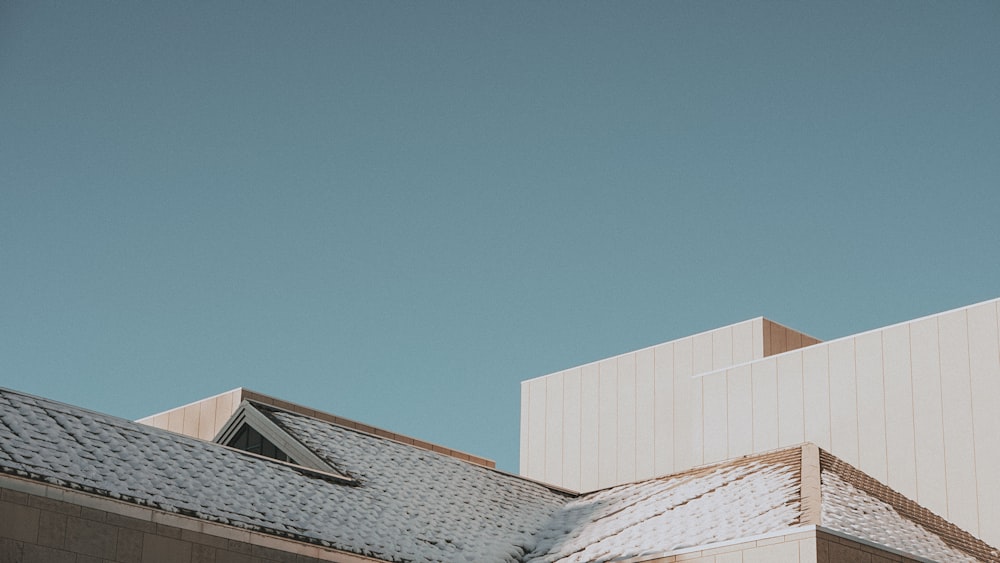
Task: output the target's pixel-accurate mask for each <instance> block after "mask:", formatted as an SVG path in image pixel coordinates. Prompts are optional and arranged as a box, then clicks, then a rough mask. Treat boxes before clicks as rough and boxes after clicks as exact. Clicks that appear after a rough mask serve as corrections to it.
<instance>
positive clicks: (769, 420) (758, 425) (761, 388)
mask: <svg viewBox="0 0 1000 563" xmlns="http://www.w3.org/2000/svg"><path fill="white" fill-rule="evenodd" d="M750 379H751V385H752V386H753V449H754V451H755V452H764V451H768V450H773V449H775V448H777V447H778V372H777V367H776V362H775V361H774V359H766V360H761V361H759V362H754V363H753V364H751V365H750Z"/></svg>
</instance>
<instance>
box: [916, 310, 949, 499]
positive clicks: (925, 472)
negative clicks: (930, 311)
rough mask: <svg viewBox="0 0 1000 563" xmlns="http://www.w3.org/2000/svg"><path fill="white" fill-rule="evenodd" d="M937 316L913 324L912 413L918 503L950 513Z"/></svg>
mask: <svg viewBox="0 0 1000 563" xmlns="http://www.w3.org/2000/svg"><path fill="white" fill-rule="evenodd" d="M938 350H939V349H938V328H937V318H936V317H932V318H929V319H923V320H919V321H916V322H914V323H912V324H911V325H910V361H911V364H912V368H911V369H912V373H913V414H914V431H915V441H916V458H917V499H916V500H917V502H919V503H920V504H922V505H924V506H925V507H927V508H928V509H930V510H933V511H934V512H936V513H938V514H940V515H942V516H947V514H948V497H947V493H946V487H945V478H946V476H945V469H944V456H945V452H944V421H943V419H942V416H943V414H942V410H941V369H940V365H941V364H940V359H939V352H938Z"/></svg>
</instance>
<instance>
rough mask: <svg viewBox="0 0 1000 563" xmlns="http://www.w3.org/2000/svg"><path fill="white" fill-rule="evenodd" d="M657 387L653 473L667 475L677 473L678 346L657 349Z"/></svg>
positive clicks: (655, 353)
mask: <svg viewBox="0 0 1000 563" xmlns="http://www.w3.org/2000/svg"><path fill="white" fill-rule="evenodd" d="M653 377H654V381H653V384H654V385H655V387H656V391H655V394H656V401H655V409H656V411H655V413H654V415H653V419H654V421H655V422H654V424H655V425H656V426H655V429H654V432H653V443H654V445H655V446H654V447H655V452H656V453H655V458H654V460H653V473H654V474H655V475H666V474H668V473H673V471H674V428H675V424H676V423H675V419H674V417H675V412H674V345H673V344H672V343H668V344H663V345H660V346H657V347H656V348H654V349H653Z"/></svg>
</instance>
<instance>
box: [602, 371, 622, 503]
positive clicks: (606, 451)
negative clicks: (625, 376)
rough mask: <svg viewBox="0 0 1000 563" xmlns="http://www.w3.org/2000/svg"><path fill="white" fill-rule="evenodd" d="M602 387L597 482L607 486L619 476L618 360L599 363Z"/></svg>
mask: <svg viewBox="0 0 1000 563" xmlns="http://www.w3.org/2000/svg"><path fill="white" fill-rule="evenodd" d="M598 368H599V369H600V379H601V387H600V393H599V395H598V400H599V402H600V406H599V407H598V408H599V413H598V448H599V450H598V454H597V483H598V485H599V486H601V487H607V486H609V485H612V484H614V483H615V482H616V479H617V478H618V460H617V459H616V457H617V455H618V444H617V441H618V361H617V360H615V359H614V358H611V359H609V360H602V361H601V362H599V363H598Z"/></svg>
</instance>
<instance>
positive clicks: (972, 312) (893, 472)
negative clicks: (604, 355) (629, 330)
mask: <svg viewBox="0 0 1000 563" xmlns="http://www.w3.org/2000/svg"><path fill="white" fill-rule="evenodd" d="M998 319H1000V300H993V301H989V302H986V303H981V304H977V305H973V306H969V307H965V308H961V309H957V310H954V311H949V312H946V313H941V314H938V315H933V316H930V317H926V318H922V319H917V320H914V321H910V322H906V323H902V324H898V325H894V326H890V327H887V328H883V329H878V330H874V331H870V332H866V333H862V334H858V335H854V336H850V337H846V338H841V339H838V340H834V341H830V342H826V343H818V344H814V345H812V346H809V347H806V348H801V349H798V350H793V351H790V352H785V353H782V354H779V355H776V356H770V357H763V350H761V351H760V352H759V353H758V351H757V349H756V348H754V346H755V345H756V342H757V340H755V338H756V337H757V336H758V335H759V334H760V332H762V326H761V328H760V329H758V328H757V327H758V326H760V325H762V324H763V323H762V322H761V320H760V319H757V320H754V321H748V322H747V323H741V324H739V325H733V326H732V327H726V328H723V329H719V330H717V331H712V332H709V333H703V334H701V335H697V336H694V337H690V338H687V339H681V340H678V341H675V342H670V343H667V344H662V345H659V346H655V347H653V348H650V349H646V350H642V351H639V352H635V353H633V354H632V355H633V356H635V357H636V358H637V360H636V362H635V363H636V365H637V366H639V365H642V366H644V367H643V368H642V369H641V370H640V369H639V368H637V372H636V377H637V385H644V387H643V389H645V391H642V392H639V391H633V384H632V382H631V378H632V374H631V372H630V371H629V370H630V369H631V365H632V364H631V362H627V361H622V360H621V358H622V357H623V356H619V357H618V358H612V359H609V360H603V361H601V362H598V363H597V364H591V365H590V366H584V367H583V368H574V369H572V370H567V371H564V372H560V373H558V374H554V375H553V376H547V377H543V378H539V379H533V380H530V381H527V382H525V383H523V384H522V444H521V452H522V467H521V470H522V473H523V474H525V475H527V476H529V477H535V478H539V479H542V480H544V481H548V482H551V483H553V484H556V485H562V486H565V487H568V488H571V489H578V490H593V489H595V488H599V487H603V486H607V485H611V484H614V483H615V482H626V481H630V480H635V479H641V478H644V477H652V476H654V475H660V474H665V473H671V472H675V471H681V470H684V469H687V468H689V467H691V466H693V465H697V464H701V463H710V462H714V461H720V460H723V459H727V458H730V457H734V456H739V455H743V454H747V453H754V452H763V451H767V450H771V449H774V448H776V447H781V446H790V445H794V444H798V443H801V442H803V441H810V442H814V443H816V444H818V445H819V446H820V447H821V448H824V449H826V450H828V451H830V452H831V453H833V454H834V455H835V456H838V457H840V458H842V459H843V460H845V461H847V462H848V463H851V464H852V465H854V466H856V467H858V468H860V469H861V470H862V471H864V472H866V473H868V474H869V475H871V476H873V477H875V478H877V479H879V480H881V481H883V482H884V483H886V484H887V485H888V486H889V487H891V488H893V489H895V490H897V491H899V492H900V493H902V494H903V495H905V496H907V497H908V498H911V499H913V500H915V501H916V502H918V503H919V504H921V505H923V506H925V507H927V508H929V509H930V510H932V511H934V512H935V513H937V514H939V515H941V516H942V517H944V518H946V519H948V520H950V521H952V522H954V523H955V524H957V525H958V526H960V527H961V528H963V529H965V530H967V531H969V532H971V533H972V534H974V535H977V536H978V537H980V538H982V539H984V540H985V541H986V542H987V543H990V544H993V545H998V544H1000V479H997V478H996V477H995V475H996V471H997V470H996V468H997V467H1000V408H998V407H997V405H996V403H997V400H998V399H997V398H998V397H1000V330H998ZM741 325H749V330H748V327H747V326H741ZM747 334H750V336H749V340H750V345H751V352H747V351H746V348H745V345H744V344H743V341H745V340H746V339H747V338H748V337H747ZM730 335H732V336H730ZM730 342H732V346H733V347H732V350H733V354H732V355H731V356H729V355H727V353H722V354H720V353H718V352H717V351H716V347H717V346H718V345H719V344H720V343H721V344H722V347H723V348H725V347H726V346H727V345H728V344H729V343H730ZM737 342H740V344H737ZM736 350H741V351H742V352H740V353H739V354H737V353H736V352H735V351H736ZM650 355H652V356H653V358H652V360H653V361H652V362H650V361H649V356H650ZM747 356H751V357H750V358H749V361H748V359H747ZM727 363H729V364H730V365H728V366H727V365H726V364H727ZM650 364H651V365H652V367H651V368H650V367H649V365H650ZM595 365H596V366H598V367H599V368H600V367H603V366H605V365H608V368H607V369H608V370H609V371H610V370H611V369H612V368H617V370H618V371H616V372H615V373H616V374H617V377H618V379H619V380H621V379H623V378H624V379H625V383H624V384H623V385H616V384H615V380H614V379H612V378H610V377H609V378H608V380H607V381H606V384H605V385H604V386H602V387H595V386H594V385H593V383H592V382H588V370H589V371H590V372H593V371H594V368H593V367H592V366H595ZM623 372H624V373H625V375H624V376H623V375H622V373H623ZM640 374H641V375H640ZM589 377H591V378H593V377H594V376H593V375H592V374H591V375H590V376H589ZM649 378H652V381H653V383H652V385H650V384H649V383H640V382H641V381H645V380H648V379H649ZM577 380H579V383H577ZM560 385H561V386H562V396H563V397H564V400H563V403H564V405H565V401H566V400H567V399H568V400H570V401H572V400H573V399H574V398H575V394H567V393H565V389H566V387H567V386H570V387H573V388H575V387H576V386H577V385H579V386H580V388H581V390H580V391H579V394H580V395H581V396H582V397H583V398H584V400H583V401H581V408H580V411H581V412H580V413H579V414H575V411H573V412H574V414H573V415H572V416H576V417H578V418H579V422H578V421H577V420H567V419H566V417H565V416H564V415H563V414H561V413H563V412H566V411H567V409H566V407H565V406H563V407H562V411H560V410H559V409H557V408H551V407H553V406H554V404H555V403H557V402H558V401H552V400H551V399H540V397H541V398H545V397H546V394H547V393H556V394H558V393H560ZM650 387H651V388H652V390H653V392H652V396H653V401H652V409H653V411H654V412H653V413H652V414H650V413H648V412H644V411H645V410H648V409H649V408H650V405H649V401H648V398H646V399H644V402H643V401H639V400H638V397H639V396H640V395H647V394H648V393H649V391H648V390H649V388H650ZM574 393H576V391H574ZM588 397H589V399H588ZM605 403H607V405H606V406H605V405H604V404H605ZM546 405H549V407H550V408H546ZM595 407H596V408H595ZM607 417H610V419H608V418H607ZM552 418H562V419H563V420H561V421H559V422H557V421H555V420H551V419H552ZM650 418H652V420H653V422H652V424H650V422H649V421H650ZM595 419H596V421H597V422H596V423H595V422H594V420H595ZM622 419H625V420H627V421H628V424H627V425H625V427H626V428H627V430H628V432H622V431H621V430H620V429H621V428H622V425H621V422H620V421H621V420H622ZM632 420H635V421H636V422H635V423H634V424H633V423H632ZM639 421H642V422H639ZM595 426H599V427H600V428H598V430H599V431H598V432H594V427H595ZM578 427H579V430H578V429H577V428H578ZM609 428H611V429H614V431H612V430H609ZM569 431H572V432H574V433H576V432H579V433H580V436H579V437H577V436H575V435H574V436H572V437H571V438H568V437H567V432H569ZM632 433H634V434H635V435H636V436H637V437H638V436H641V437H643V439H644V440H645V442H644V444H646V446H644V447H647V446H648V444H649V443H650V438H649V436H650V435H651V436H652V438H651V441H652V443H653V448H652V452H651V453H652V456H653V463H652V467H651V468H650V464H649V463H648V462H646V463H645V464H636V467H637V468H638V467H642V468H643V469H644V470H643V471H641V472H640V471H631V470H630V469H631V467H632V466H631V464H630V462H613V461H611V458H613V457H614V456H615V455H616V454H620V453H621V452H624V453H626V454H631V453H632V449H631V447H627V448H623V447H622V446H620V445H619V444H618V442H617V441H618V440H623V439H624V440H630V439H631V434H632ZM595 437H596V440H595ZM569 440H572V441H574V442H575V441H579V442H580V443H588V442H591V443H592V442H596V444H591V445H590V447H589V449H587V450H582V451H581V452H580V453H579V454H577V453H576V452H573V451H570V450H567V449H565V448H563V450H562V457H559V456H557V455H554V454H553V453H552V451H551V450H552V449H557V450H558V448H559V447H560V445H561V444H564V443H566V442H567V441H569ZM637 443H638V442H637ZM668 454H669V455H668ZM634 455H635V456H636V459H637V460H638V459H645V457H648V456H649V455H650V453H649V452H648V450H646V451H645V452H644V453H639V448H636V453H635V454H634ZM595 460H596V462H597V463H599V464H602V465H604V466H606V467H607V468H610V467H615V468H616V470H617V471H616V472H615V473H614V479H612V478H611V477H612V474H611V472H610V470H608V471H605V472H604V473H603V474H601V475H599V477H603V478H598V479H596V480H595V479H593V478H591V479H575V478H574V477H575V475H576V474H577V473H583V474H587V472H589V471H592V470H590V469H588V465H592V464H593V463H595ZM571 466H579V467H581V469H579V470H577V469H569V468H570V467H571Z"/></svg>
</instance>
